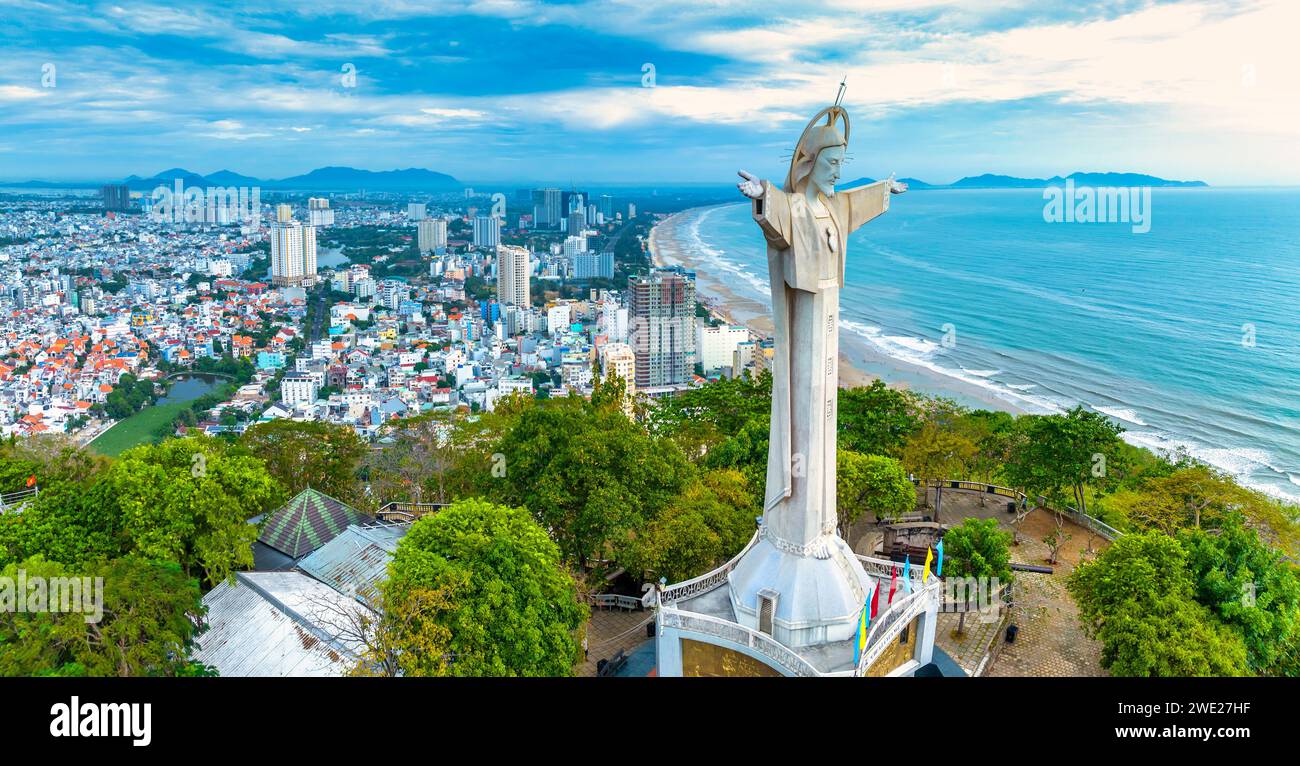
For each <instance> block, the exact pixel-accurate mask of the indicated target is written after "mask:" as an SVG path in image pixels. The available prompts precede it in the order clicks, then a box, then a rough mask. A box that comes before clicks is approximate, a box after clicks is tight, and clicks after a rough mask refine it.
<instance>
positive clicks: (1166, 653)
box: [1069, 532, 1249, 676]
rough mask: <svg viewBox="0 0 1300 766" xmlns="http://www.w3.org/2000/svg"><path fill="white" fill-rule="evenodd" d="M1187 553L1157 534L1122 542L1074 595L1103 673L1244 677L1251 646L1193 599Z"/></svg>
mask: <svg viewBox="0 0 1300 766" xmlns="http://www.w3.org/2000/svg"><path fill="white" fill-rule="evenodd" d="M1187 564H1188V561H1187V552H1186V551H1185V550H1184V549H1183V546H1182V545H1181V544H1179V542H1178V541H1177V540H1175V539H1173V538H1171V537H1169V536H1168V535H1165V534H1162V533H1159V532H1148V533H1145V534H1128V535H1124V536H1123V537H1121V538H1119V539H1118V540H1116V541H1115V543H1114V544H1113V545H1111V546H1110V547H1109V548H1107V549H1106V551H1105V552H1103V553H1102V554H1101V555H1100V556H1099V557H1098V558H1097V559H1096V560H1095V561H1092V562H1087V563H1084V564H1080V565H1079V567H1078V568H1077V569H1075V570H1074V572H1073V573H1072V574H1071V575H1070V579H1069V589H1070V593H1071V595H1073V596H1074V600H1075V602H1076V603H1077V604H1078V605H1079V618H1080V620H1081V621H1082V623H1083V626H1084V629H1085V631H1087V633H1088V634H1089V635H1091V636H1092V637H1094V638H1096V639H1098V640H1100V641H1101V644H1102V659H1101V662H1102V667H1104V668H1107V669H1108V670H1110V672H1111V673H1113V674H1115V675H1119V676H1240V675H1247V674H1248V673H1249V665H1248V663H1247V658H1246V646H1245V644H1244V643H1243V642H1242V640H1241V638H1240V637H1239V636H1238V635H1237V634H1236V632H1235V631H1233V630H1232V629H1230V628H1228V627H1227V626H1225V625H1224V624H1223V623H1221V622H1219V620H1218V619H1216V618H1215V617H1214V615H1213V614H1212V613H1211V612H1210V610H1208V609H1206V608H1205V607H1204V606H1202V605H1200V604H1199V603H1197V602H1196V600H1195V598H1194V597H1193V595H1194V594H1193V582H1192V576H1191V573H1190V572H1189V571H1188V568H1187Z"/></svg>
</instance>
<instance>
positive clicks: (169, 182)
mask: <svg viewBox="0 0 1300 766" xmlns="http://www.w3.org/2000/svg"><path fill="white" fill-rule="evenodd" d="M177 178H179V179H181V181H182V182H183V183H184V185H185V186H260V187H262V188H263V189H277V190H281V189H282V190H294V191H343V192H351V191H361V190H363V189H364V190H366V191H377V192H382V191H388V192H403V191H411V192H417V191H433V192H436V191H460V190H461V189H463V188H464V184H462V183H461V182H460V181H457V180H456V179H455V178H453V177H452V176H449V175H447V174H446V173H437V172H434V171H432V170H425V169H424V168H406V169H404V170H381V171H378V172H376V171H372V170H358V169H357V168H346V167H324V168H317V169H315V170H313V171H311V172H310V173H304V174H302V175H298V176H292V177H290V178H281V179H278V180H277V179H274V178H254V177H253V176H246V175H243V174H242V173H236V172H235V171H233V170H218V171H217V172H215V173H211V174H209V175H206V176H204V175H200V174H198V173H194V172H192V171H189V170H186V169H185V168H169V169H168V170H164V171H162V172H161V173H155V174H154V175H152V176H150V177H148V178H141V177H140V176H135V175H133V176H128V177H127V178H124V179H122V180H121V181H118V182H117V183H124V184H126V185H127V186H129V187H131V189H133V190H135V191H150V190H152V189H154V188H156V187H158V186H166V187H168V188H171V187H172V186H174V185H175V183H176V179H177ZM83 185H84V184H75V185H74V184H45V183H43V182H40V181H29V182H27V183H26V184H11V186H53V187H55V188H63V187H65V186H78V187H79V186H83Z"/></svg>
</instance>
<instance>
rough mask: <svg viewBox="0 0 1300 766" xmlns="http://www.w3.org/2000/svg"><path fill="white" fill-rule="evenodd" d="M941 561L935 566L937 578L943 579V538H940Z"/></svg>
mask: <svg viewBox="0 0 1300 766" xmlns="http://www.w3.org/2000/svg"><path fill="white" fill-rule="evenodd" d="M938 551H939V560H938V561H937V562H936V563H935V565H934V574H935V576H936V577H943V538H942V537H941V538H939V546H938Z"/></svg>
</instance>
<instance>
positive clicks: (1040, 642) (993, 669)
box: [985, 509, 1110, 677]
mask: <svg viewBox="0 0 1300 766" xmlns="http://www.w3.org/2000/svg"><path fill="white" fill-rule="evenodd" d="M1054 516H1055V514H1053V513H1052V512H1050V511H1046V510H1043V509H1039V510H1036V511H1033V512H1032V513H1030V514H1029V516H1028V517H1026V518H1025V520H1024V521H1023V522H1021V524H1020V540H1021V543H1020V545H1018V546H1015V547H1013V548H1012V549H1011V560H1012V561H1015V562H1018V563H1022V564H1046V562H1047V556H1048V553H1049V551H1048V548H1047V545H1046V544H1044V543H1043V542H1042V539H1043V537H1045V536H1047V535H1048V534H1049V533H1050V532H1051V531H1052V530H1053V529H1054V528H1055V527H1056V522H1055V520H1054ZM1064 528H1065V530H1066V531H1067V532H1068V533H1069V534H1070V535H1072V537H1071V538H1070V540H1068V541H1067V542H1066V544H1065V546H1064V547H1063V548H1062V549H1061V551H1060V554H1059V556H1058V561H1057V564H1056V565H1054V566H1053V569H1054V570H1055V571H1054V572H1053V573H1052V574H1050V575H1041V574H1033V573H1031V572H1017V573H1016V584H1015V597H1016V606H1015V610H1014V614H1013V617H1012V619H1013V621H1014V622H1015V624H1016V625H1017V626H1018V627H1019V628H1020V633H1019V635H1018V636H1016V641H1015V643H1013V644H1007V645H1005V646H1004V647H1002V650H1001V652H1000V653H999V654H998V656H997V658H996V659H995V660H994V661H993V664H992V665H991V666H990V667H989V669H988V670H987V671H986V672H985V675H989V676H1047V677H1052V676H1104V675H1107V673H1106V671H1105V670H1103V669H1102V667H1101V643H1100V642H1098V641H1095V640H1093V639H1091V638H1088V637H1087V636H1086V635H1084V633H1083V626H1082V625H1080V624H1079V608H1078V607H1077V606H1075V603H1074V599H1072V598H1071V597H1070V594H1069V592H1068V591H1067V590H1066V588H1065V583H1066V579H1067V578H1068V577H1069V576H1070V573H1071V572H1073V571H1074V568H1075V567H1076V566H1077V565H1078V564H1079V562H1080V561H1081V560H1083V559H1084V558H1085V557H1089V556H1091V555H1092V554H1088V552H1087V549H1088V530H1086V529H1084V528H1083V527H1080V526H1078V525H1077V524H1074V523H1073V522H1071V521H1069V520H1066V521H1065V524H1064ZM1108 545H1110V543H1109V542H1107V541H1106V540H1105V539H1104V538H1101V537H1096V536H1094V537H1093V539H1092V547H1093V549H1094V550H1095V551H1101V550H1104V549H1105V547H1106V546H1108Z"/></svg>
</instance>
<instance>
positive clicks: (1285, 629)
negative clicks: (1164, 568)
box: [1178, 515, 1300, 676]
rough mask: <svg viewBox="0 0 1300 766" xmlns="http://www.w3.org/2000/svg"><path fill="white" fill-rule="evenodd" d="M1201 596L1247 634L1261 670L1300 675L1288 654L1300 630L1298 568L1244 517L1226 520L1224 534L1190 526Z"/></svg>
mask: <svg viewBox="0 0 1300 766" xmlns="http://www.w3.org/2000/svg"><path fill="white" fill-rule="evenodd" d="M1178 540H1179V541H1180V542H1181V543H1182V544H1183V547H1184V548H1185V549H1186V550H1187V563H1188V567H1189V569H1190V570H1191V574H1192V580H1193V582H1194V587H1195V591H1194V592H1195V596H1196V600H1197V601H1198V602H1200V603H1202V604H1204V605H1205V606H1207V607H1209V608H1210V610H1211V611H1213V612H1214V614H1215V615H1217V616H1218V618H1219V619H1220V620H1222V621H1223V622H1224V623H1226V624H1227V625H1229V626H1231V627H1233V628H1235V629H1236V630H1237V631H1239V632H1240V633H1241V637H1242V640H1244V641H1245V643H1246V651H1247V653H1248V656H1249V659H1250V665H1251V667H1252V668H1253V669H1254V670H1255V671H1256V672H1259V673H1272V674H1276V675H1288V676H1295V675H1297V674H1300V665H1296V664H1291V663H1294V657H1292V656H1289V655H1287V654H1286V648H1287V647H1288V646H1289V645H1290V643H1291V642H1292V640H1293V636H1294V635H1295V634H1296V633H1297V632H1300V625H1297V620H1298V619H1300V613H1298V612H1297V607H1298V606H1300V583H1298V582H1297V578H1296V573H1295V567H1294V566H1292V565H1291V564H1289V563H1287V562H1286V561H1284V560H1283V559H1282V556H1281V554H1280V553H1278V552H1277V551H1274V550H1271V549H1269V548H1268V547H1267V546H1265V545H1264V544H1263V543H1261V542H1260V540H1259V536H1258V535H1256V534H1255V532H1254V531H1253V530H1250V529H1247V528H1246V527H1245V526H1244V525H1243V524H1242V519H1241V517H1240V516H1237V515H1233V516H1231V517H1229V518H1226V519H1224V522H1223V524H1222V528H1221V529H1220V530H1219V532H1218V534H1208V533H1206V532H1204V531H1202V530H1199V529H1186V530H1183V531H1182V532H1181V533H1180V534H1179V535H1178Z"/></svg>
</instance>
